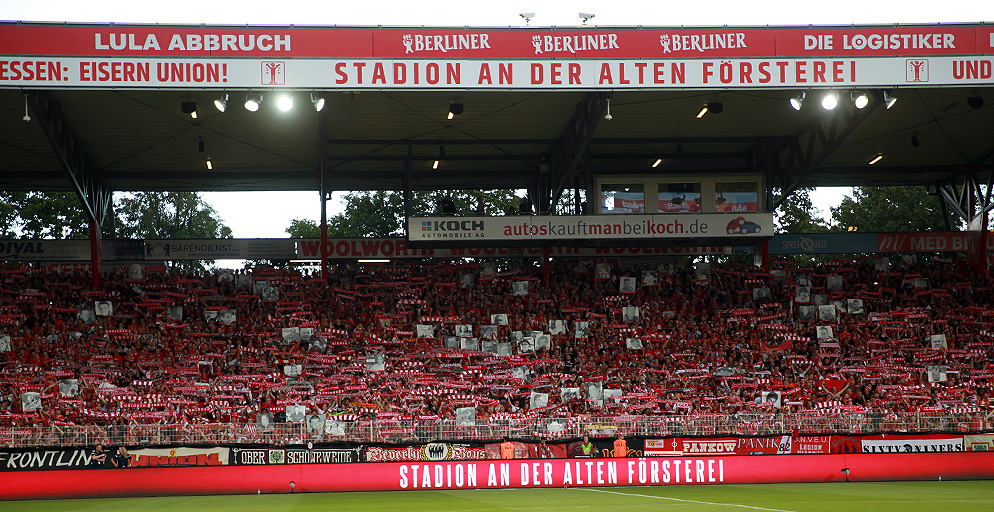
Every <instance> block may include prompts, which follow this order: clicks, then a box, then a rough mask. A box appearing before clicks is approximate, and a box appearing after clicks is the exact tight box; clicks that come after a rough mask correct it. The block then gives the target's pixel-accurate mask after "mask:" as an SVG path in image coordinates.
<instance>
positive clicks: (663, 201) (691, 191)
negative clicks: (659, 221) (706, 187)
mask: <svg viewBox="0 0 994 512" xmlns="http://www.w3.org/2000/svg"><path fill="white" fill-rule="evenodd" d="M658 187H659V213H696V212H700V211H701V184H700V183H659V184H658Z"/></svg>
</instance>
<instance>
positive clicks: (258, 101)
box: [245, 94, 262, 112]
mask: <svg viewBox="0 0 994 512" xmlns="http://www.w3.org/2000/svg"><path fill="white" fill-rule="evenodd" d="M260 105H262V95H261V94H248V95H246V96H245V110H248V111H249V112H258V110H259V106H260Z"/></svg>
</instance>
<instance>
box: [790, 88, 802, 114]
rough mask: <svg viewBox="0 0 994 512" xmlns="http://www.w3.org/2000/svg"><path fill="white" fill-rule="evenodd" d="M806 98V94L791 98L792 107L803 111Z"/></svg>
mask: <svg viewBox="0 0 994 512" xmlns="http://www.w3.org/2000/svg"><path fill="white" fill-rule="evenodd" d="M804 96H805V93H803V92H802V93H801V94H798V95H797V96H794V97H793V98H791V99H790V106H791V107H793V108H794V110H801V107H802V106H804Z"/></svg>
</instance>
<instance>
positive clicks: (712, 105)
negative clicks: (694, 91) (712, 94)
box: [707, 101, 725, 114]
mask: <svg viewBox="0 0 994 512" xmlns="http://www.w3.org/2000/svg"><path fill="white" fill-rule="evenodd" d="M707 108H708V112H710V113H712V114H720V113H722V112H724V111H725V104H724V103H722V102H720V101H709V102H708V104H707Z"/></svg>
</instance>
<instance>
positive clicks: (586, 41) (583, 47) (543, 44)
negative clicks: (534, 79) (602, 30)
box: [532, 34, 619, 55]
mask: <svg viewBox="0 0 994 512" xmlns="http://www.w3.org/2000/svg"><path fill="white" fill-rule="evenodd" d="M532 47H534V48H535V55H541V54H543V53H546V52H564V53H576V52H585V51H590V50H617V49H618V48H619V46H618V34H584V35H573V36H541V35H534V36H532Z"/></svg>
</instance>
